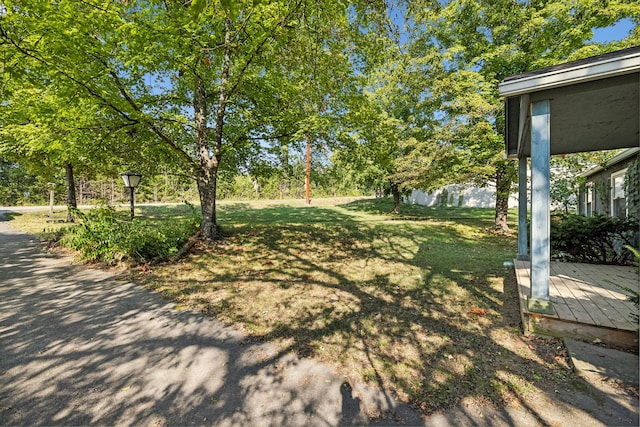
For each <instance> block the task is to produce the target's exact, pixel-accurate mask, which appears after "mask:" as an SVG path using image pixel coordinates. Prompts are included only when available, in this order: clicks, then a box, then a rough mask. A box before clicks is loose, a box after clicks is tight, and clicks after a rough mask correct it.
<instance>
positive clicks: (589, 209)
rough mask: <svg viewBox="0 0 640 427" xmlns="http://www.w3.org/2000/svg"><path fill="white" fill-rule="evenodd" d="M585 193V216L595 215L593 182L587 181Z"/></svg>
mask: <svg viewBox="0 0 640 427" xmlns="http://www.w3.org/2000/svg"><path fill="white" fill-rule="evenodd" d="M585 190H586V191H585V195H584V214H585V216H593V199H594V194H593V193H594V191H593V182H587V185H586V189H585Z"/></svg>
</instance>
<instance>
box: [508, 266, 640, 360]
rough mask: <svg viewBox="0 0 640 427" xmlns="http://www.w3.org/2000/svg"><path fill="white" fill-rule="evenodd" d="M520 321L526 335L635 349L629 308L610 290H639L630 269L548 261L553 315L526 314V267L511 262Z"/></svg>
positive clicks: (623, 298)
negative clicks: (543, 334) (547, 334)
mask: <svg viewBox="0 0 640 427" xmlns="http://www.w3.org/2000/svg"><path fill="white" fill-rule="evenodd" d="M514 266H515V269H516V277H517V279H518V292H519V300H520V307H521V316H522V321H523V325H524V327H525V332H526V333H550V334H552V335H556V336H569V337H573V338H578V339H587V340H593V339H595V338H598V339H601V340H602V341H603V342H607V343H610V344H614V345H619V346H621V347H625V346H626V347H629V348H637V345H638V325H637V324H635V323H633V322H631V320H630V318H629V314H630V313H631V312H634V311H635V307H634V306H633V304H631V303H630V302H628V301H626V299H627V296H626V294H625V293H624V292H623V291H622V290H621V289H620V288H619V287H618V286H616V285H622V286H627V287H629V288H631V289H638V288H640V278H639V277H638V273H637V271H636V270H634V269H633V268H627V267H619V266H601V265H590V264H579V263H558V262H552V263H551V265H550V267H551V269H550V273H551V276H550V282H549V298H550V300H551V302H552V305H553V307H554V310H555V312H556V316H548V315H541V314H538V313H529V312H528V311H527V309H526V307H527V298H528V296H529V292H530V286H531V281H530V264H529V262H526V261H516V262H515V263H514Z"/></svg>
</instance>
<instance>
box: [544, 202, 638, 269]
mask: <svg viewBox="0 0 640 427" xmlns="http://www.w3.org/2000/svg"><path fill="white" fill-rule="evenodd" d="M637 233H638V220H636V219H635V218H612V217H608V216H604V215H597V216H593V217H587V216H582V215H575V214H565V215H555V216H554V217H553V218H552V221H551V250H552V254H553V255H554V256H555V257H557V258H562V259H566V260H568V261H575V262H586V263H591V264H614V265H629V264H630V263H631V260H632V258H633V254H632V252H631V251H630V250H629V249H627V248H625V245H628V246H631V247H633V246H634V243H635V242H634V240H636V239H637Z"/></svg>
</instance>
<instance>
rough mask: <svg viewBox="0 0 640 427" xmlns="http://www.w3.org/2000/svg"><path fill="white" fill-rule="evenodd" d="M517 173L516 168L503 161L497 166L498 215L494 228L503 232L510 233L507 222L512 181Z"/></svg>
mask: <svg viewBox="0 0 640 427" xmlns="http://www.w3.org/2000/svg"><path fill="white" fill-rule="evenodd" d="M515 175H516V172H515V168H514V167H512V166H511V165H509V164H507V162H505V161H501V162H499V163H498V164H497V166H496V216H495V223H494V226H493V228H494V230H495V231H499V232H501V233H510V232H511V230H509V225H508V224H507V215H508V214H509V195H510V194H511V183H512V181H513V179H514V177H515Z"/></svg>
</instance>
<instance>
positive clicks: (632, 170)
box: [624, 157, 640, 219]
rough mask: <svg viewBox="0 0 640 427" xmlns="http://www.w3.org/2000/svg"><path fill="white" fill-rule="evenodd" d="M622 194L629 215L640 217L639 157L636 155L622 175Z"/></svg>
mask: <svg viewBox="0 0 640 427" xmlns="http://www.w3.org/2000/svg"><path fill="white" fill-rule="evenodd" d="M624 194H625V197H626V199H627V200H626V201H627V210H628V212H629V216H631V217H634V218H636V219H640V158H639V157H636V159H635V160H634V161H632V162H631V163H630V164H629V166H627V174H626V175H625V177H624Z"/></svg>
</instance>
